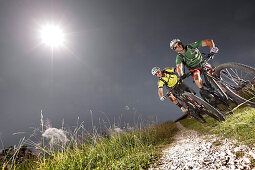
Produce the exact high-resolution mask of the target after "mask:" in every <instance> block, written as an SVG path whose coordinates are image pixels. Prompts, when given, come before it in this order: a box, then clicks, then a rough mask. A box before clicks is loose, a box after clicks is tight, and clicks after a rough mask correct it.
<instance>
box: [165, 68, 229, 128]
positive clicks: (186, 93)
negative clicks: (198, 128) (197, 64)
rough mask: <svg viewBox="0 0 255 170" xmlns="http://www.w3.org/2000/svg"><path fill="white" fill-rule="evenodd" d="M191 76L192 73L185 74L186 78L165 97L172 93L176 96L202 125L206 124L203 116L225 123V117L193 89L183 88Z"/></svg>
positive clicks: (183, 77)
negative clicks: (184, 82)
mask: <svg viewBox="0 0 255 170" xmlns="http://www.w3.org/2000/svg"><path fill="white" fill-rule="evenodd" d="M191 74H192V73H191V72H189V73H187V74H185V76H182V77H180V78H179V80H178V81H177V83H176V84H175V86H173V87H172V88H170V89H169V90H168V92H167V94H166V95H165V96H166V97H167V96H169V95H170V93H172V94H174V96H175V97H176V98H177V99H178V101H179V102H180V103H181V104H182V105H183V107H185V108H186V109H187V110H188V114H189V115H190V116H191V117H193V118H194V119H196V120H197V121H199V122H200V123H206V120H205V118H204V117H203V114H206V115H208V116H210V117H212V118H214V119H215V120H217V121H220V122H221V121H224V120H225V117H224V115H223V114H222V113H221V112H220V111H219V110H217V109H216V108H214V107H213V106H212V105H210V104H209V103H207V102H206V101H204V100H203V99H201V98H199V97H198V96H196V95H195V92H194V91H193V90H192V89H191V88H189V89H184V88H182V85H183V80H184V79H185V78H187V77H189V76H190V75H191Z"/></svg>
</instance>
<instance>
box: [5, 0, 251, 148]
mask: <svg viewBox="0 0 255 170" xmlns="http://www.w3.org/2000/svg"><path fill="white" fill-rule="evenodd" d="M254 9H255V2H254V1H252V0H250V1H248V0H243V1H230V0H225V1H207V0H194V1H185V0H183V1H170V0H167V1H166V0H160V1H156V0H122V1H120V0H107V1H106V0H90V1H87V0H75V1H71V0H65V1H64V0H63V1H56V0H55V1H48V0H44V1H39V0H19V1H14V0H13V1H3V2H1V6H0V51H1V55H0V92H1V96H0V116H1V119H0V135H1V138H2V140H3V143H4V145H5V146H8V145H11V144H17V141H18V139H19V138H20V137H22V135H12V134H13V133H15V132H26V133H25V135H28V134H30V132H31V131H32V130H33V128H35V127H39V126H40V112H41V110H42V112H43V115H44V117H45V118H48V119H49V120H50V121H51V122H52V124H53V126H54V127H56V128H60V127H61V122H62V120H63V119H64V121H65V125H66V126H75V125H76V122H77V119H78V117H79V119H80V121H84V122H85V126H88V127H89V126H90V125H91V114H90V112H89V110H92V111H93V118H94V123H95V124H99V118H100V120H102V119H104V120H105V121H107V120H108V119H109V121H110V122H109V123H110V124H113V121H114V120H115V121H116V122H119V121H122V122H123V121H125V122H131V124H132V123H134V122H137V121H138V119H139V120H143V121H147V120H151V121H155V120H157V121H158V122H163V121H168V120H175V119H176V118H178V117H179V116H181V113H180V110H179V109H178V108H177V107H176V106H175V105H174V104H172V103H170V101H169V100H168V101H165V102H160V100H159V98H158V95H157V79H156V78H155V77H153V76H152V75H151V72H150V71H151V68H152V67H154V66H160V67H168V66H171V67H172V66H175V56H176V53H175V52H174V51H171V50H170V48H169V42H170V40H171V39H173V38H180V39H181V40H182V41H183V42H184V43H190V42H193V41H198V40H203V39H213V40H214V42H215V44H216V46H217V47H218V48H219V49H220V51H219V54H218V55H217V56H215V59H214V61H212V62H211V63H212V64H213V65H219V64H220V63H224V62H230V61H231V62H233V61H234V62H241V63H244V64H247V65H250V66H254V64H255V60H254V56H255V22H254V18H255V10H254ZM45 22H56V23H60V24H61V25H63V29H64V30H65V32H67V33H68V34H67V45H66V48H65V49H56V50H55V51H54V56H53V58H52V57H51V51H50V49H49V48H47V47H45V46H40V45H39V39H38V28H39V26H40V25H42V24H44V23H45ZM203 50H204V51H208V47H205V48H204V49H203ZM190 82H191V81H190ZM191 86H193V84H191ZM125 106H128V107H125ZM127 108H130V109H129V110H127ZM2 147H3V146H1V147H0V148H2Z"/></svg>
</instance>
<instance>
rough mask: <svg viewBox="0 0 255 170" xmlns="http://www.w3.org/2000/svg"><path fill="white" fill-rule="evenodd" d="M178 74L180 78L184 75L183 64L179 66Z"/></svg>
mask: <svg viewBox="0 0 255 170" xmlns="http://www.w3.org/2000/svg"><path fill="white" fill-rule="evenodd" d="M176 72H177V73H178V75H179V76H182V75H183V71H182V63H181V64H177V68H176Z"/></svg>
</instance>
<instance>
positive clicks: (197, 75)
mask: <svg viewBox="0 0 255 170" xmlns="http://www.w3.org/2000/svg"><path fill="white" fill-rule="evenodd" d="M193 77H194V81H195V83H196V85H197V87H198V88H199V89H201V88H203V80H202V79H201V76H200V71H199V70H197V71H196V72H195V73H194V74H193Z"/></svg>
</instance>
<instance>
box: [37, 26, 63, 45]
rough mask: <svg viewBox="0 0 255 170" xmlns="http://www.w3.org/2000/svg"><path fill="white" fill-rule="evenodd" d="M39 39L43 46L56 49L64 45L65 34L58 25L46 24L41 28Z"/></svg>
mask: <svg viewBox="0 0 255 170" xmlns="http://www.w3.org/2000/svg"><path fill="white" fill-rule="evenodd" d="M40 38H41V41H42V43H43V44H45V45H47V46H49V47H51V48H57V47H61V46H63V45H64V42H65V34H64V31H63V30H62V28H61V27H60V26H58V25H54V24H48V25H45V26H43V27H42V28H41V30H40Z"/></svg>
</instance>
